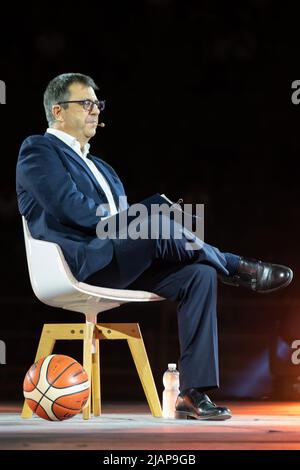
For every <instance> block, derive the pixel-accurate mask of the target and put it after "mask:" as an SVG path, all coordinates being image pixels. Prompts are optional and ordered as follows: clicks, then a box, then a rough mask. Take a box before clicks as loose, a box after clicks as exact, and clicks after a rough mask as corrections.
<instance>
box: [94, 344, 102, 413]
mask: <svg viewBox="0 0 300 470" xmlns="http://www.w3.org/2000/svg"><path fill="white" fill-rule="evenodd" d="M100 387H101V385H100V341H99V340H98V339H96V340H95V352H94V353H93V354H92V399H93V413H94V416H100V415H101V388H100Z"/></svg>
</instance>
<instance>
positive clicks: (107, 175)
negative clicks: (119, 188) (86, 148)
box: [89, 154, 119, 208]
mask: <svg viewBox="0 0 300 470" xmlns="http://www.w3.org/2000/svg"><path fill="white" fill-rule="evenodd" d="M89 158H90V159H91V160H92V162H93V163H94V165H95V166H96V167H97V168H98V169H99V170H100V171H101V173H102V174H103V176H104V178H105V179H106V181H107V183H108V184H109V187H110V189H111V192H112V195H113V198H114V201H115V204H116V207H117V208H118V207H119V198H118V194H117V192H116V182H115V179H114V177H113V175H112V174H111V173H110V171H109V170H108V168H105V166H104V165H103V164H102V163H101V161H100V160H99V159H98V158H94V157H93V155H91V154H89Z"/></svg>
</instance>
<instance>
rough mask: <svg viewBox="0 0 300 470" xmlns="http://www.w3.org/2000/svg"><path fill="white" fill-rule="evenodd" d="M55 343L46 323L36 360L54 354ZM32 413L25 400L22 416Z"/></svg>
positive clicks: (30, 415) (28, 416)
mask: <svg viewBox="0 0 300 470" xmlns="http://www.w3.org/2000/svg"><path fill="white" fill-rule="evenodd" d="M54 345H55V339H54V338H53V337H52V336H50V335H49V333H48V331H47V325H44V328H43V331H42V334H41V337H40V341H39V345H38V349H37V353H36V356H35V360H34V362H37V361H39V360H40V359H41V357H44V356H49V354H52V351H53V349H54ZM32 414H33V411H32V410H31V408H29V406H28V405H27V403H26V401H24V404H23V409H22V414H21V418H24V419H26V418H31V417H32Z"/></svg>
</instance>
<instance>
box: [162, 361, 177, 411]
mask: <svg viewBox="0 0 300 470" xmlns="http://www.w3.org/2000/svg"><path fill="white" fill-rule="evenodd" d="M163 384H164V387H165V389H164V391H163V400H162V402H163V411H162V412H163V417H164V418H175V402H176V399H177V396H178V394H179V372H178V370H177V369H176V364H168V369H167V370H166V372H165V373H164V375H163Z"/></svg>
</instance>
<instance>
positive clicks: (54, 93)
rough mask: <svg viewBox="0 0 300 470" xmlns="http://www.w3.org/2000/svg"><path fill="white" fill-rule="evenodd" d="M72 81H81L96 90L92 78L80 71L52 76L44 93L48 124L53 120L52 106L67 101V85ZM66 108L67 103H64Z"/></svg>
mask: <svg viewBox="0 0 300 470" xmlns="http://www.w3.org/2000/svg"><path fill="white" fill-rule="evenodd" d="M72 83H82V84H83V85H85V86H87V87H92V88H93V90H98V89H99V88H98V86H97V85H96V83H95V82H94V80H93V79H92V78H91V77H89V76H88V75H83V74H82V73H63V74H62V75H58V76H57V77H55V78H53V79H52V80H51V81H50V82H49V83H48V85H47V88H46V90H45V93H44V108H45V113H46V118H47V121H48V124H49V126H50V125H51V124H52V123H53V122H54V117H53V114H52V106H53V105H54V104H57V103H58V102H59V101H67V100H68V99H69V97H70V91H69V87H70V85H72ZM64 106H65V107H66V108H67V107H68V105H64Z"/></svg>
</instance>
